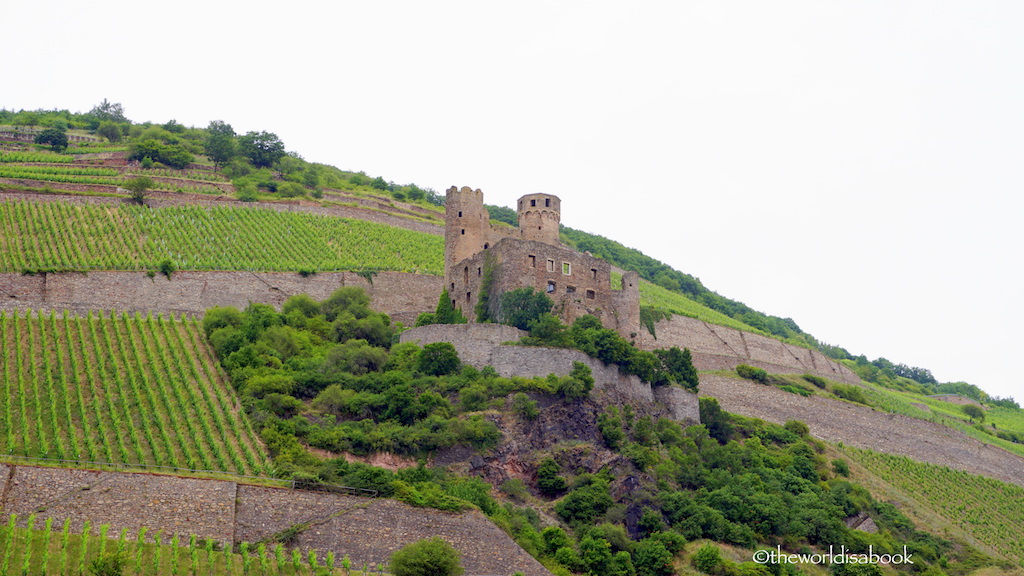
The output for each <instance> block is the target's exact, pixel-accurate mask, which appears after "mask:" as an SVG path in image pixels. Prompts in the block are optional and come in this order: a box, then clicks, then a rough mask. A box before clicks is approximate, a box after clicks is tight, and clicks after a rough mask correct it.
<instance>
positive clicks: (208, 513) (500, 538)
mask: <svg viewBox="0 0 1024 576" xmlns="http://www.w3.org/2000/svg"><path fill="white" fill-rule="evenodd" d="M0 494H2V500H0V514H3V515H4V516H9V515H10V514H18V516H19V517H21V523H22V525H24V522H25V519H26V518H27V517H28V515H30V514H33V513H35V514H37V517H38V518H46V517H52V518H53V519H54V522H55V524H56V525H58V526H59V525H60V524H62V523H63V522H64V520H65V519H70V520H71V524H72V527H73V529H74V530H76V531H78V530H81V529H82V526H83V525H84V523H85V520H87V519H88V520H89V522H90V523H91V525H92V526H93V532H94V533H96V532H97V531H98V527H99V526H100V525H102V524H109V525H110V527H111V530H110V532H109V534H110V536H111V537H114V538H116V537H117V536H118V535H119V534H120V532H121V529H123V528H127V529H128V533H129V535H130V536H134V535H135V534H137V533H138V529H139V528H140V527H142V526H147V527H148V528H149V529H150V535H152V534H153V533H154V532H155V531H156V530H162V531H163V532H164V540H165V541H168V542H169V541H170V538H171V535H172V533H178V534H182V535H190V534H195V535H197V536H199V537H201V538H212V539H215V540H218V541H221V542H231V541H233V542H240V541H249V542H254V541H256V540H260V539H262V538H266V537H268V536H271V535H273V534H275V533H278V532H281V531H283V530H285V529H287V528H290V527H292V526H294V525H296V524H299V523H310V528H309V529H308V530H306V531H305V532H303V533H301V534H300V535H299V536H298V538H297V539H296V544H295V545H296V546H297V547H298V548H299V549H301V550H310V549H316V550H318V551H320V552H322V553H326V552H327V551H332V550H333V551H334V553H335V555H336V556H337V557H339V558H340V557H341V556H343V555H345V554H348V555H349V557H350V558H351V559H352V562H353V564H354V565H356V566H360V567H361V566H362V565H363V564H364V563H365V564H367V565H370V566H374V567H375V566H378V565H380V564H384V563H386V562H387V560H388V558H389V557H390V555H391V553H392V552H394V551H395V550H397V549H399V548H401V547H402V546H405V545H407V544H410V543H412V542H415V541H417V540H421V539H423V538H430V537H433V536H441V537H442V538H444V539H445V540H447V541H448V542H450V543H451V544H452V545H453V546H454V547H455V548H456V549H457V550H459V552H460V553H461V555H462V565H463V567H464V568H465V569H466V572H467V573H468V574H495V575H499V574H500V575H505V576H507V575H510V574H513V573H514V572H517V571H518V572H522V573H523V574H526V575H528V576H550V574H551V573H550V572H548V571H547V570H546V569H545V568H544V567H543V566H541V565H540V563H539V562H537V560H535V559H534V558H533V557H531V556H530V555H529V554H527V553H526V552H525V551H524V550H523V549H522V548H520V547H519V546H518V545H516V543H515V542H514V541H513V540H512V539H511V538H510V537H509V536H508V535H506V534H505V533H504V532H502V531H501V529H499V528H498V527H497V526H495V525H494V524H493V523H491V521H490V520H488V519H487V518H486V517H485V516H484V515H483V514H481V513H480V512H478V511H475V510H474V511H470V512H463V513H459V514H453V513H446V512H441V511H438V510H429V509H422V508H414V507H412V506H408V505H406V504H403V503H401V502H397V501H394V500H384V499H370V498H357V497H354V496H344V495H339V494H328V493H320V492H305V491H299V490H288V489H280V488H267V487H257V486H248V485H243V484H236V483H234V482H226V481H222V480H202V479H196V478H178V477H174V476H158V475H152V474H130V473H118V472H100V471H89V470H69V469H63V468H37V467H32V466H20V465H19V466H13V465H6V464H0Z"/></svg>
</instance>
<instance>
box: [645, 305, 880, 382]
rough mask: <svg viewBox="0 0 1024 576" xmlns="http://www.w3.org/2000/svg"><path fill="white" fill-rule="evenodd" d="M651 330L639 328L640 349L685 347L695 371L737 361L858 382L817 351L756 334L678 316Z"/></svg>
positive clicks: (724, 367) (783, 371) (726, 366)
mask: <svg viewBox="0 0 1024 576" xmlns="http://www.w3.org/2000/svg"><path fill="white" fill-rule="evenodd" d="M655 332H656V334H657V338H655V337H653V336H651V334H650V333H649V332H647V330H641V331H640V335H639V337H638V340H639V344H640V347H641V348H643V349H645V350H653V349H655V348H669V347H671V346H678V347H680V348H689V349H690V353H691V354H692V356H693V364H694V366H696V367H697V369H698V370H732V369H734V368H735V367H736V365H737V364H750V365H752V366H757V367H759V368H764V369H765V370H767V371H769V372H774V373H777V374H793V373H796V374H803V373H805V372H810V373H811V374H817V375H819V376H824V377H825V378H831V379H832V380H837V381H839V382H846V383H849V384H858V383H860V378H858V377H857V375H856V374H854V373H853V371H852V370H850V369H849V368H847V367H846V366H843V365H842V364H839V363H838V362H835V361H834V360H832V359H830V358H828V357H826V356H825V355H824V354H822V353H821V352H818V351H817V350H809V349H807V348H801V347H799V346H793V345H792V344H786V343H785V342H781V341H779V340H776V339H774V338H769V337H767V336H761V335H760V334H753V333H751V332H743V331H740V330H736V329H734V328H726V327H725V326H718V325H716V324H708V323H707V322H703V321H701V320H697V319H695V318H689V317H686V316H678V315H676V316H673V317H672V318H670V319H668V320H662V321H660V322H658V323H657V324H655Z"/></svg>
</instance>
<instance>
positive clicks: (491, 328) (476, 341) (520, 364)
mask: <svg viewBox="0 0 1024 576" xmlns="http://www.w3.org/2000/svg"><path fill="white" fill-rule="evenodd" d="M525 335H526V332H524V331H522V330H519V329H516V328H513V327H511V326H502V325H500V324H448V325H444V324H433V325H429V326H420V327H418V328H412V329H410V330H406V331H405V332H403V333H402V335H401V336H400V339H401V341H402V342H417V343H419V344H420V345H421V346H424V345H426V344H432V343H434V342H450V343H451V344H452V345H453V346H455V349H456V350H457V351H458V353H459V358H460V359H461V360H462V361H463V362H464V363H466V364H469V365H471V366H475V367H477V368H483V367H484V366H491V367H493V368H494V369H495V371H497V373H498V374H500V375H501V376H504V377H506V378H512V377H517V376H518V377H522V378H533V377H537V376H539V377H544V376H547V375H548V374H555V375H558V376H566V375H568V374H569V373H570V372H571V371H572V368H573V362H582V363H583V364H586V365H587V366H588V367H590V371H591V373H592V374H593V376H594V389H593V392H592V394H593V395H594V397H595V398H597V399H598V400H599V401H601V402H604V403H609V404H625V403H645V404H655V403H662V404H663V405H664V408H665V410H666V412H665V413H666V415H668V416H670V417H672V418H673V419H675V420H679V421H685V422H690V423H697V422H699V421H700V413H699V408H698V405H697V396H696V395H695V394H692V393H690V392H687V391H685V390H683V389H682V388H675V387H670V386H659V387H652V386H651V385H650V384H648V383H645V382H641V381H640V379H639V378H637V377H636V376H632V375H628V374H623V373H622V372H620V371H619V369H618V367H616V366H611V365H606V364H605V363H604V362H601V361H600V360H597V359H595V358H591V357H590V356H587V355H586V354H584V353H582V352H580V351H579V350H570V349H564V348H542V347H537V346H515V345H507V344H504V343H505V342H512V341H516V340H518V339H519V338H521V337H522V336H525Z"/></svg>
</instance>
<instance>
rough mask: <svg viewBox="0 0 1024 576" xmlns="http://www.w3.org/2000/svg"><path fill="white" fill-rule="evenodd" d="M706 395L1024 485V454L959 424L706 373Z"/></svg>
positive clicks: (829, 434) (829, 435)
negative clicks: (971, 434)
mask: <svg viewBox="0 0 1024 576" xmlns="http://www.w3.org/2000/svg"><path fill="white" fill-rule="evenodd" d="M700 393H701V395H702V396H704V395H707V396H714V397H715V398H717V399H718V402H719V403H720V404H721V406H722V409H723V410H726V411H727V412H734V413H737V414H743V415H744V416H752V417H754V418H760V419H762V420H767V421H769V422H775V423H776V424H785V422H786V421H787V420H802V421H804V422H806V423H807V425H808V426H809V427H810V429H811V434H812V435H813V436H815V437H817V438H821V439H823V440H828V441H829V442H842V443H843V444H847V445H850V446H855V447H858V448H870V449H872V450H876V451H878V452H886V453H888V454H897V455H900V456H906V457H908V458H912V459H914V460H918V461H921V462H930V463H932V464H940V465H942V466H948V467H950V468H957V469H960V470H965V471H967V472H971V473H973V474H981V475H983V476H988V477H990V478H996V479H998V480H1002V481H1003V482H1012V483H1015V484H1019V485H1021V486H1024V458H1021V457H1020V456H1017V455H1016V454H1013V453H1011V452H1007V451H1006V450H1003V449H1002V448H998V447H995V446H992V445H989V444H985V443H983V442H979V441H977V440H975V439H973V438H971V437H969V436H967V435H965V434H964V433H962V432H960V431H959V430H954V429H952V428H947V427H946V426H942V425H940V424H935V423H932V422H928V421H926V420H919V419H917V418H911V417H909V416H903V415H901V414H889V413H887V412H880V411H878V410H874V409H872V408H869V407H867V406H861V405H859V404H853V403H850V402H841V401H839V400H832V399H829V398H822V397H820V396H811V397H808V398H804V397H802V396H798V395H796V394H790V393H789V392H785V391H783V390H780V389H778V388H776V387H774V386H763V385H760V384H755V383H752V382H750V381H748V380H740V379H736V378H727V377H724V376H715V375H709V374H704V375H701V378H700Z"/></svg>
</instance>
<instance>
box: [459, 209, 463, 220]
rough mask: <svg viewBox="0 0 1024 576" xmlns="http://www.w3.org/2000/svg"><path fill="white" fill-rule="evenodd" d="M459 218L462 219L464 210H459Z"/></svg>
mask: <svg viewBox="0 0 1024 576" xmlns="http://www.w3.org/2000/svg"><path fill="white" fill-rule="evenodd" d="M459 218H462V210H459Z"/></svg>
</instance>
